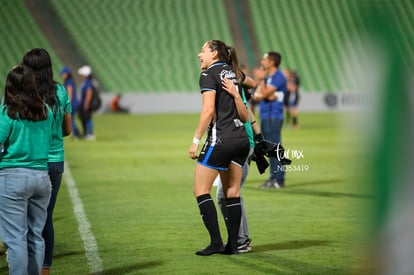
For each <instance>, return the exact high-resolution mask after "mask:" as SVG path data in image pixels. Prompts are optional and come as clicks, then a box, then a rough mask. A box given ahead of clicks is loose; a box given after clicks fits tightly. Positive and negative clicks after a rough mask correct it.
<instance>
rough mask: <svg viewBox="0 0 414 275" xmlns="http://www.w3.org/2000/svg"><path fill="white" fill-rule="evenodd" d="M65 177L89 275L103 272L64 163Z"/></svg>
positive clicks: (81, 205)
mask: <svg viewBox="0 0 414 275" xmlns="http://www.w3.org/2000/svg"><path fill="white" fill-rule="evenodd" d="M63 175H64V176H65V181H66V185H67V187H68V190H69V195H70V198H71V200H72V205H73V212H74V213H75V217H76V220H77V221H78V224H79V233H80V236H81V238H82V241H83V247H84V249H85V254H86V258H87V260H88V266H89V273H91V274H99V273H101V272H102V271H103V267H102V260H101V258H100V257H99V248H98V244H97V243H96V240H95V236H94V235H93V233H92V231H91V225H90V223H89V221H88V217H87V216H86V213H85V210H84V208H83V203H82V200H81V198H80V197H79V192H78V188H77V187H76V183H75V180H74V179H73V177H72V174H71V173H70V169H69V165H68V164H67V162H66V161H65V172H64V173H63Z"/></svg>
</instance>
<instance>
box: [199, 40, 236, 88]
mask: <svg viewBox="0 0 414 275" xmlns="http://www.w3.org/2000/svg"><path fill="white" fill-rule="evenodd" d="M207 44H208V46H209V48H210V50H211V51H217V52H218V56H219V60H221V61H224V62H226V63H227V64H228V65H231V66H232V67H233V70H234V72H235V73H236V76H237V80H238V81H239V82H241V81H242V71H241V69H240V65H239V60H238V57H237V51H236V48H235V47H233V46H227V45H226V44H225V43H224V42H223V41H221V40H210V41H208V42H207Z"/></svg>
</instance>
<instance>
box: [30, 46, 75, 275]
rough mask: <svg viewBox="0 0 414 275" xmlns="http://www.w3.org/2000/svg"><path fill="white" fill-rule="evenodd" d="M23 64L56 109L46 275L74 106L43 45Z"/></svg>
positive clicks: (50, 150) (41, 95) (46, 243)
mask: <svg viewBox="0 0 414 275" xmlns="http://www.w3.org/2000/svg"><path fill="white" fill-rule="evenodd" d="M23 64H26V65H27V66H29V67H30V68H32V69H33V71H34V73H35V76H36V83H37V87H38V90H39V95H40V97H41V98H42V99H43V100H44V101H45V102H46V103H47V104H48V106H50V108H51V110H52V112H53V118H54V120H53V125H52V139H51V143H50V149H49V154H48V170H49V176H50V180H51V183H52V195H51V198H50V202H49V206H48V208H47V212H48V215H47V220H46V224H45V227H44V230H43V238H44V239H45V257H44V262H43V269H42V275H45V274H49V272H50V268H51V266H52V257H53V248H54V235H55V233H54V227H53V210H54V208H55V204H56V199H57V196H58V192H59V189H60V185H61V182H62V174H63V167H64V159H65V154H64V147H63V137H64V136H68V135H70V133H71V131H72V115H71V113H72V107H71V103H70V99H69V95H68V93H67V91H66V89H65V88H64V86H62V85H61V84H59V83H57V82H56V81H54V80H53V70H52V61H51V59H50V56H49V53H48V52H47V51H46V50H45V49H42V48H33V49H31V50H29V51H28V52H27V53H26V54H25V55H24V57H23Z"/></svg>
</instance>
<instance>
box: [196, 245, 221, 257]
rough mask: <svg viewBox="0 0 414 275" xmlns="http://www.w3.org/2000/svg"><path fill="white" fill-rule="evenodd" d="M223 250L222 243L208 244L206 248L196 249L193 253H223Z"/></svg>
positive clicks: (207, 254)
mask: <svg viewBox="0 0 414 275" xmlns="http://www.w3.org/2000/svg"><path fill="white" fill-rule="evenodd" d="M224 251H225V248H224V246H223V245H218V246H216V245H212V244H210V245H209V246H207V247H206V248H204V249H202V250H199V251H196V253H195V254H196V255H199V256H210V255H213V254H222V253H224Z"/></svg>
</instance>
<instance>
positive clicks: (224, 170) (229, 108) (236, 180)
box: [189, 40, 250, 256]
mask: <svg viewBox="0 0 414 275" xmlns="http://www.w3.org/2000/svg"><path fill="white" fill-rule="evenodd" d="M198 58H199V60H200V63H201V65H200V67H201V70H202V72H201V74H200V78H199V84H200V90H201V94H202V110H201V113H200V119H199V123H198V126H197V128H196V131H195V135H194V138H193V142H192V144H191V146H190V149H189V156H190V158H191V159H194V160H195V159H197V164H196V167H195V175H194V195H195V197H196V199H197V203H198V207H199V209H200V214H201V217H202V219H203V222H204V225H205V227H206V229H207V231H208V233H209V235H210V244H209V245H208V246H207V247H206V248H204V249H202V250H199V251H197V252H196V254H197V255H200V256H208V255H212V254H216V253H226V254H236V253H238V250H237V238H238V233H239V228H240V219H241V203H240V181H241V177H242V166H243V164H244V162H245V160H246V158H247V155H248V153H249V150H250V146H249V139H248V137H247V134H246V131H245V130H244V127H243V122H246V121H247V119H248V114H247V109H246V106H245V105H244V103H243V101H242V99H241V96H240V94H239V92H238V90H241V85H240V84H241V83H240V81H241V74H240V72H241V70H240V68H239V64H238V60H237V53H236V49H235V48H234V47H231V46H227V45H226V44H225V43H224V42H222V41H220V40H210V41H207V42H206V43H204V44H203V46H202V48H201V52H200V53H199V54H198ZM237 89H238V90H237ZM206 131H207V138H206V140H205V143H204V145H203V147H202V150H201V152H200V154H199V155H198V154H197V152H198V146H199V144H200V140H201V138H202V136H203V134H204V132H206ZM219 174H220V178H221V180H222V183H223V190H224V194H225V200H226V208H227V209H226V218H225V220H226V227H227V233H228V240H227V245H226V246H224V245H223V241H222V238H221V235H220V230H219V224H218V220H217V210H216V207H215V204H214V202H213V199H212V198H211V195H210V192H211V188H212V186H213V182H214V180H215V179H216V177H217V175H219Z"/></svg>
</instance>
